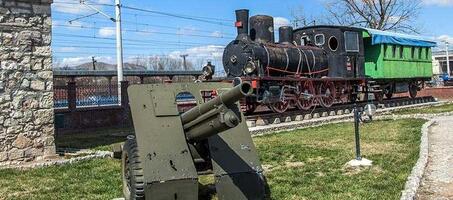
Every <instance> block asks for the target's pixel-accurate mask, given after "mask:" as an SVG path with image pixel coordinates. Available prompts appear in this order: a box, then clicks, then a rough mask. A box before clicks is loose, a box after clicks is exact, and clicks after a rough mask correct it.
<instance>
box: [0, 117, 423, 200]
mask: <svg viewBox="0 0 453 200" xmlns="http://www.w3.org/2000/svg"><path fill="white" fill-rule="evenodd" d="M424 122H425V121H424V120H418V119H405V120H395V121H391V120H390V121H375V122H372V123H369V124H364V125H362V129H361V130H362V152H363V156H364V157H365V158H367V159H370V160H373V163H374V165H373V167H371V168H369V169H362V170H360V171H351V170H348V169H344V167H343V165H344V164H345V163H346V162H347V161H349V160H351V159H352V158H353V157H354V135H353V125H352V123H340V124H332V125H325V126H322V127H316V128H307V129H303V130H297V131H292V132H287V133H279V134H275V135H267V136H261V137H257V138H254V141H255V143H256V146H257V148H258V151H259V153H260V157H261V160H262V161H263V166H264V167H265V168H266V176H267V178H268V181H269V184H270V188H271V192H272V198H273V199H291V200H293V199H295V200H297V199H399V197H400V191H401V190H402V189H403V187H404V184H405V181H406V179H407V176H408V175H409V173H410V171H411V169H412V167H413V166H414V164H415V162H416V160H417V159H418V151H419V147H418V145H419V142H420V134H421V133H420V128H421V126H422V125H423V123H424ZM120 196H121V181H120V164H119V161H117V160H112V159H103V160H92V161H85V162H81V163H77V164H72V165H66V166H60V167H49V168H44V169H35V170H29V171H17V170H0V199H63V200H64V199H112V198H115V197H120Z"/></svg>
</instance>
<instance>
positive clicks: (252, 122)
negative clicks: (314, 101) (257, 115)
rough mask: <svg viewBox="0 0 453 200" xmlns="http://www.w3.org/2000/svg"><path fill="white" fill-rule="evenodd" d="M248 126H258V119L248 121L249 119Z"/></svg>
mask: <svg viewBox="0 0 453 200" xmlns="http://www.w3.org/2000/svg"><path fill="white" fill-rule="evenodd" d="M247 126H248V127H255V126H256V121H251V120H248V121H247Z"/></svg>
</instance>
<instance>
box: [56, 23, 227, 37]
mask: <svg viewBox="0 0 453 200" xmlns="http://www.w3.org/2000/svg"><path fill="white" fill-rule="evenodd" d="M53 26H56V27H67V28H81V29H94V30H101V29H103V28H102V27H94V26H83V25H81V26H77V25H64V24H55V25H53ZM122 31H123V32H133V33H150V34H160V35H177V36H188V37H202V38H218V39H233V37H226V36H215V35H199V34H186V33H178V32H176V33H171V32H161V31H143V30H132V29H123V30H122ZM181 31H184V29H182V30H181ZM189 31H190V30H189Z"/></svg>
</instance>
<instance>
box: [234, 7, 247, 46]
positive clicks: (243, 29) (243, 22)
mask: <svg viewBox="0 0 453 200" xmlns="http://www.w3.org/2000/svg"><path fill="white" fill-rule="evenodd" d="M235 26H236V27H237V29H238V35H237V37H236V39H237V40H244V39H245V40H246V39H248V35H249V10H247V9H241V10H236V23H235Z"/></svg>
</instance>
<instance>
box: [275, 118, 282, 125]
mask: <svg viewBox="0 0 453 200" xmlns="http://www.w3.org/2000/svg"><path fill="white" fill-rule="evenodd" d="M280 123H281V121H280V118H278V117H277V118H275V119H274V122H273V124H280Z"/></svg>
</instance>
